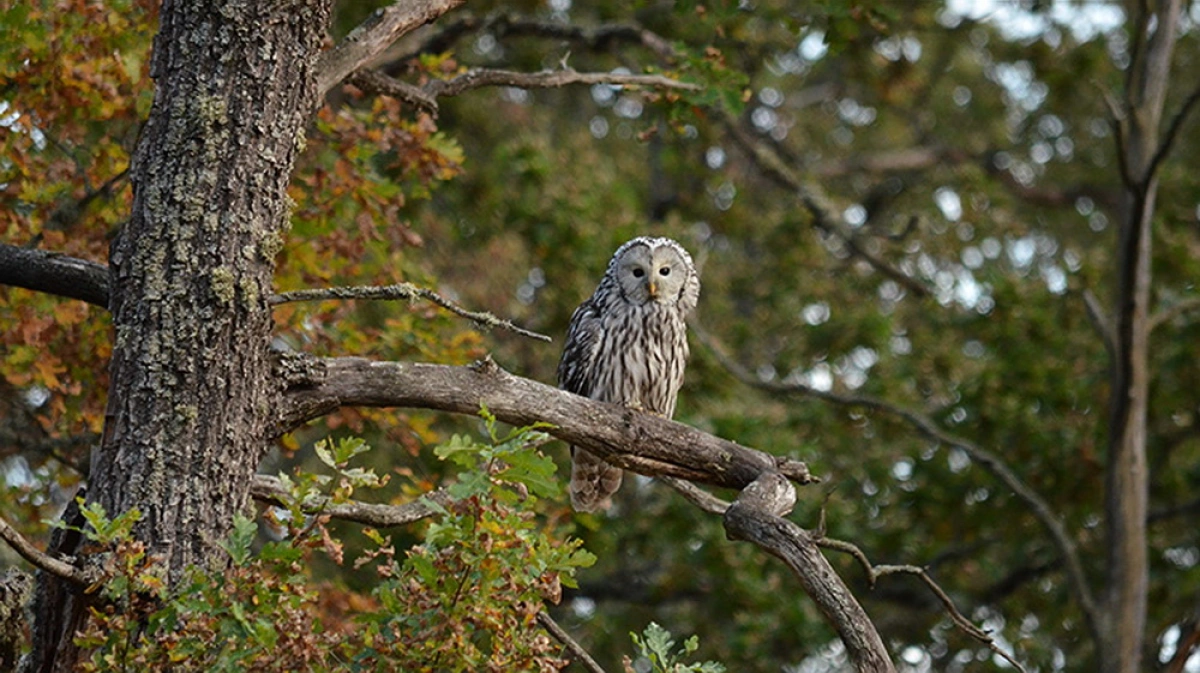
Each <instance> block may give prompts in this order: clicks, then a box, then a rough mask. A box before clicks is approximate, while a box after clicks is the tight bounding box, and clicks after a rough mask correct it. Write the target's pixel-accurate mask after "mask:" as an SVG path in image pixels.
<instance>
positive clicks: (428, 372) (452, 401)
mask: <svg viewBox="0 0 1200 673" xmlns="http://www.w3.org/2000/svg"><path fill="white" fill-rule="evenodd" d="M282 365H283V367H282V368H281V369H283V368H290V371H286V372H285V371H281V372H280V375H281V378H283V379H284V380H286V381H288V382H289V383H288V384H287V392H286V393H285V394H284V399H283V400H282V401H281V403H280V404H279V405H278V409H279V417H278V419H277V422H276V426H275V432H276V433H278V434H282V433H284V432H287V431H288V430H291V429H292V428H295V427H296V426H298V425H300V424H302V423H304V422H305V421H307V420H310V419H313V418H318V417H320V416H323V415H325V414H328V413H329V412H330V411H332V410H334V409H336V408H338V407H341V406H368V407H419V408H422V409H436V410H440V411H450V412H454V413H459V414H477V413H479V410H480V407H481V405H484V406H487V408H488V411H489V412H491V413H492V414H494V415H495V416H496V418H498V419H500V420H502V421H504V422H506V423H511V424H513V425H530V424H533V423H536V422H539V421H540V422H545V423H549V424H551V426H552V427H550V428H548V429H547V432H549V433H551V434H553V435H554V436H556V437H558V438H559V439H562V440H563V441H565V442H568V443H570V444H573V445H575V446H581V447H583V448H586V449H587V450H589V451H592V452H594V453H595V454H596V455H598V456H601V457H603V458H605V459H606V460H608V461H609V462H611V463H613V464H614V465H617V466H619V467H623V468H625V469H628V470H632V471H634V472H638V473H640V474H646V475H650V476H672V477H680V478H683V479H688V480H691V481H698V482H702V483H708V484H713V485H716V486H725V487H729V488H738V489H740V488H744V487H746V486H747V485H749V484H751V483H752V482H754V480H755V479H757V478H758V477H759V476H760V475H762V474H763V473H767V472H780V473H782V474H784V475H786V476H787V477H788V478H790V479H793V480H795V481H797V482H799V483H807V482H808V481H810V480H812V477H811V476H810V475H809V473H808V468H807V467H806V466H805V465H804V463H801V462H799V461H796V460H791V459H788V458H781V457H778V456H772V455H769V454H766V453H763V452H761V451H756V450H754V449H750V448H747V447H744V446H739V445H737V444H735V443H733V442H730V441H728V440H724V439H721V438H719V437H714V436H713V435H710V434H708V433H705V432H701V431H699V430H696V429H695V428H692V427H689V426H686V425H683V424H682V423H676V422H674V421H671V420H668V419H665V418H662V417H660V416H654V415H651V414H646V413H642V412H638V411H634V410H632V409H628V408H625V407H622V406H619V405H615V404H608V403H604V402H596V401H594V400H589V399H587V398H584V397H580V396H578V395H572V394H571V393H568V392H564V391H562V390H558V389H557V388H553V387H551V386H548V385H545V384H542V383H538V382H536V381H531V380H529V379H525V378H521V377H519V376H513V375H512V374H509V373H508V372H506V371H504V370H503V369H501V368H500V367H499V366H497V365H496V364H495V363H494V362H492V361H490V360H485V361H484V362H482V363H478V364H477V365H474V366H471V367H453V366H449V365H434V364H424V363H411V362H376V361H372V360H366V359H363V358H324V359H316V358H303V357H301V358H294V359H285V361H284V362H283V363H282Z"/></svg>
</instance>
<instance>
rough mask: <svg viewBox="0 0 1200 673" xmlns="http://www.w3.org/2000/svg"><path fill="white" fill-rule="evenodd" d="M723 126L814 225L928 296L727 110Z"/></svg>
mask: <svg viewBox="0 0 1200 673" xmlns="http://www.w3.org/2000/svg"><path fill="white" fill-rule="evenodd" d="M719 114H720V115H721V116H722V117H723V120H724V123H725V127H726V128H727V129H728V131H729V134H730V136H732V137H733V139H734V140H735V141H736V142H737V143H738V145H740V146H741V147H742V149H743V150H745V151H746V154H747V155H748V156H749V158H750V160H751V161H752V162H753V163H754V165H755V166H757V167H758V169H759V170H760V171H762V173H763V174H764V175H766V176H767V177H768V178H770V179H771V180H773V181H774V182H775V183H776V184H778V185H779V186H781V187H783V188H784V189H787V190H789V191H791V192H792V193H794V194H795V195H796V196H797V197H798V198H799V199H800V203H801V204H803V205H804V207H805V209H806V210H808V212H809V214H810V215H811V216H812V218H813V226H815V227H817V228H818V229H820V230H821V231H823V232H825V233H827V234H829V235H830V236H833V237H834V238H836V239H838V240H839V241H841V242H842V244H843V245H845V246H846V248H847V250H849V251H850V252H851V254H853V255H854V256H855V257H858V258H859V259H862V260H863V261H865V262H866V263H867V264H869V265H871V267H872V268H873V269H875V270H876V271H879V272H880V273H882V274H883V275H885V276H887V277H888V278H891V279H892V280H894V281H896V282H897V283H899V284H901V285H903V286H904V287H905V288H907V289H908V290H909V291H910V292H912V293H913V294H914V295H915V296H917V297H928V296H929V294H930V292H929V288H927V287H925V285H924V284H923V283H921V282H920V281H919V280H917V279H916V278H913V277H912V276H910V275H908V274H907V273H904V272H903V271H901V270H900V269H898V268H896V267H895V266H893V265H892V264H890V263H888V262H887V261H885V260H884V259H882V258H880V257H879V256H878V255H875V254H873V253H871V252H870V251H869V250H867V249H866V248H865V247H864V246H863V245H862V241H861V240H860V238H859V236H858V235H857V234H856V233H854V232H853V231H851V230H850V228H849V227H848V226H847V225H846V223H845V222H844V221H843V220H842V218H841V216H840V215H838V213H837V209H836V208H835V207H834V206H833V204H831V203H830V202H829V197H828V196H826V195H825V192H824V190H822V189H821V188H820V187H819V186H818V185H816V184H813V183H811V182H806V181H804V180H801V179H800V178H799V177H798V176H796V174H795V173H793V172H792V170H791V169H790V168H788V167H787V166H786V165H785V164H784V162H783V160H782V159H781V158H780V157H779V156H778V154H777V153H776V152H775V151H774V150H773V149H772V148H770V147H768V146H767V144H766V143H765V142H762V141H761V140H760V139H758V138H755V137H753V136H752V135H751V134H750V133H749V132H747V131H746V130H745V129H743V128H742V127H741V125H739V124H738V122H737V120H736V119H734V118H733V116H732V115H730V114H729V113H728V112H727V111H724V110H721V111H719Z"/></svg>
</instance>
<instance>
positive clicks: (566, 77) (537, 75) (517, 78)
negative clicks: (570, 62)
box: [424, 68, 701, 98]
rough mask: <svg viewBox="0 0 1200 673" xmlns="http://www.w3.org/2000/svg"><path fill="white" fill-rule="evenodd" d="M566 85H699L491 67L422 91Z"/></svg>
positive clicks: (443, 93) (646, 77) (444, 93)
mask: <svg viewBox="0 0 1200 673" xmlns="http://www.w3.org/2000/svg"><path fill="white" fill-rule="evenodd" d="M569 84H615V85H622V86H645V87H653V88H659V89H680V90H684V91H699V90H700V88H701V87H700V85H698V84H692V83H690V82H681V81H679V80H676V79H671V78H670V77H665V76H663V75H622V74H619V73H606V72H576V71H575V70H542V71H541V72H514V71H511V70H494V69H491V68H474V69H472V70H468V71H467V72H465V73H463V74H461V75H458V76H457V77H455V78H453V79H449V80H433V81H431V82H429V83H428V84H426V85H425V86H424V89H425V90H426V91H428V92H429V93H430V94H432V95H433V96H436V97H439V98H440V97H442V96H457V95H459V94H461V93H463V92H466V91H470V90H472V89H478V88H480V87H485V86H512V87H517V88H521V89H553V88H558V87H563V86H567V85H569Z"/></svg>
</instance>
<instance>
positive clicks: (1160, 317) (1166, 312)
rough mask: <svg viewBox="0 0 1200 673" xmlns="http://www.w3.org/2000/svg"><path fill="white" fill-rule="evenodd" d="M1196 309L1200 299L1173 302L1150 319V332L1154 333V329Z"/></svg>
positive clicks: (1199, 307) (1193, 298)
mask: <svg viewBox="0 0 1200 673" xmlns="http://www.w3.org/2000/svg"><path fill="white" fill-rule="evenodd" d="M1197 309H1200V297H1189V298H1188V299H1183V300H1180V301H1178V302H1175V303H1174V304H1172V305H1171V306H1168V307H1167V308H1165V309H1163V310H1161V311H1159V312H1158V313H1155V314H1154V315H1153V316H1151V317H1150V331H1154V329H1155V328H1157V327H1161V326H1162V325H1164V324H1166V323H1169V322H1171V321H1172V320H1174V319H1176V318H1178V317H1179V316H1181V315H1183V314H1185V313H1191V312H1192V311H1195V310H1197Z"/></svg>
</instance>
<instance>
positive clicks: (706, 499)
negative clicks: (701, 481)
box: [659, 477, 729, 516]
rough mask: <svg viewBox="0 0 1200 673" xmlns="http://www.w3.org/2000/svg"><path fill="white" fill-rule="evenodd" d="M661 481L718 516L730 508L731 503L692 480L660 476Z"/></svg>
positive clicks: (689, 500)
mask: <svg viewBox="0 0 1200 673" xmlns="http://www.w3.org/2000/svg"><path fill="white" fill-rule="evenodd" d="M659 481H662V482H664V483H666V484H667V485H668V486H670V487H671V488H673V489H675V490H676V491H679V494H680V495H682V496H683V497H684V499H686V500H687V501H688V502H690V503H692V504H693V505H695V506H697V507H699V508H700V509H702V510H704V511H705V512H708V513H709V514H716V515H717V516H724V514H725V510H727V509H729V503H727V502H725V501H724V500H722V499H720V498H718V497H717V496H715V495H713V494H711V493H709V492H708V491H705V490H704V489H702V488H700V487H699V486H697V485H695V484H693V483H692V482H690V481H684V480H683V479H676V478H675V477H659Z"/></svg>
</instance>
